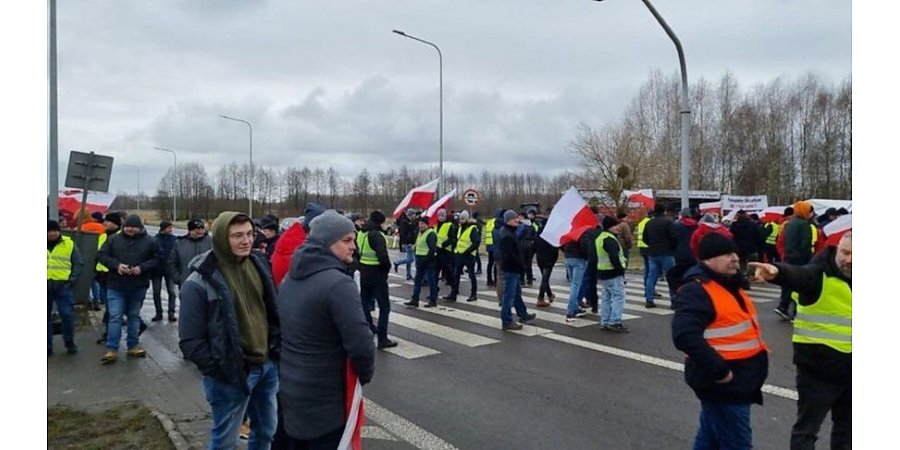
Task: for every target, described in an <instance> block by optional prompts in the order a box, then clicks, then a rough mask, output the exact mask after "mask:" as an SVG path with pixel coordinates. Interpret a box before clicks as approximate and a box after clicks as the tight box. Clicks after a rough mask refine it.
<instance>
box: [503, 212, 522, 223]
mask: <svg viewBox="0 0 900 450" xmlns="http://www.w3.org/2000/svg"><path fill="white" fill-rule="evenodd" d="M516 217H519V215H518V214H516V212H515V211H513V210H511V209H507V210H506V212H505V213H503V223H507V222H509V221H510V220H513V219H514V218H516Z"/></svg>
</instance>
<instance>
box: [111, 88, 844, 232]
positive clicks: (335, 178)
mask: <svg viewBox="0 0 900 450" xmlns="http://www.w3.org/2000/svg"><path fill="white" fill-rule="evenodd" d="M680 93H681V89H680V78H679V77H678V76H677V74H672V75H670V76H668V77H666V76H663V74H662V73H661V72H659V71H654V72H652V73H651V74H650V76H649V77H648V80H647V81H646V82H644V84H643V85H642V86H641V88H640V89H639V91H638V94H637V95H636V96H635V97H634V98H633V99H632V100H631V102H630V103H629V105H628V107H627V108H626V109H625V111H624V112H623V114H622V118H621V119H619V120H618V121H616V122H611V123H605V124H600V125H598V126H590V125H588V124H584V123H582V124H580V125H579V126H578V127H577V129H576V131H575V134H574V136H573V138H572V140H571V141H570V142H569V144H568V147H567V148H562V149H560V150H559V151H568V152H571V153H572V154H574V155H575V156H576V157H577V158H578V160H579V162H580V167H579V169H577V170H570V171H564V172H562V173H557V174H550V173H552V172H554V171H552V170H548V171H547V172H548V173H542V172H510V173H491V172H487V171H483V172H481V173H480V174H475V173H466V174H456V173H452V172H445V174H444V190H445V192H447V191H449V190H450V189H453V188H456V189H457V192H458V194H459V195H460V196H461V195H462V192H463V191H464V190H466V189H469V188H474V189H477V190H478V191H479V192H480V193H481V199H482V201H481V203H480V204H479V205H478V206H477V207H476V208H474V209H476V210H479V211H480V212H481V213H482V214H491V213H492V212H493V210H494V209H495V208H498V207H505V208H509V207H517V206H518V205H520V204H522V203H525V202H540V203H541V205H542V207H544V208H546V207H547V206H552V205H553V203H555V202H556V201H557V200H558V198H559V196H560V195H561V194H562V193H563V192H564V191H565V190H566V189H568V188H569V186H573V185H574V186H576V187H579V188H583V189H588V190H593V191H601V192H606V193H607V194H608V195H605V196H603V198H607V199H610V201H611V202H612V203H613V204H611V205H609V206H614V207H618V208H620V209H621V208H622V207H623V205H622V204H621V201H619V199H620V194H621V192H622V191H623V190H626V189H640V188H653V189H678V188H679V187H680V184H681V183H680V167H681V166H680V154H681V149H680V140H681V122H680V120H681V119H680V113H679V111H680V108H681V105H680ZM689 95H690V102H691V109H692V112H693V114H692V128H691V175H692V177H691V180H690V188H691V189H694V190H711V191H718V192H721V193H723V194H732V195H756V194H766V195H768V196H769V202H770V204H787V203H791V202H793V201H794V200H797V199H800V198H816V197H820V198H851V195H852V170H851V169H852V121H851V114H852V101H851V97H852V87H851V82H850V80H849V79H846V80H843V81H841V82H840V83H838V85H836V86H833V85H830V84H828V83H826V82H824V81H822V80H821V79H819V78H818V77H817V76H815V75H813V74H807V75H805V76H803V77H801V78H799V79H797V80H794V81H789V80H786V79H784V78H780V77H779V78H776V79H775V80H772V81H769V82H768V83H764V84H759V85H756V86H754V87H752V88H751V89H749V90H747V89H742V88H741V87H740V86H739V84H738V82H737V81H736V79H735V78H734V76H733V75H732V74H730V73H726V74H725V75H723V76H722V78H721V79H720V80H719V81H718V82H716V83H712V82H709V81H707V80H705V79H700V80H698V81H697V82H695V83H694V84H692V85H691V86H690V89H689ZM253 171H254V173H253V174H252V176H250V173H249V172H250V167H249V165H248V164H237V163H231V164H228V165H225V166H222V167H221V168H220V169H219V170H218V172H216V174H215V176H214V177H213V178H211V177H210V175H209V174H207V172H206V169H205V168H204V166H203V165H201V164H199V163H196V162H190V163H187V164H182V165H180V166H179V170H178V174H177V175H178V177H177V180H176V177H175V173H174V171H173V170H172V169H169V171H168V172H167V173H166V174H165V176H164V177H163V178H162V180H161V181H160V183H159V186H158V187H157V190H156V195H155V196H154V197H152V198H145V199H142V201H141V203H142V204H145V205H149V207H150V208H152V209H156V210H158V211H159V213H160V215H161V217H171V205H172V196H173V195H174V196H177V201H178V205H179V208H178V212H179V217H178V218H177V219H179V220H182V219H187V218H190V217H204V218H209V217H214V216H215V215H216V214H217V213H218V212H219V211H223V210H239V211H243V210H246V209H247V204H248V198H249V196H250V188H251V184H250V183H248V180H250V181H251V183H252V188H253V197H254V213H256V214H257V215H263V214H268V213H272V214H275V215H277V216H279V217H288V216H297V215H301V214H302V211H303V208H304V206H305V205H306V204H307V203H308V202H311V201H316V202H319V203H321V204H323V205H325V206H326V207H329V208H340V209H343V210H344V211H347V212H349V211H359V212H362V213H368V212H369V211H372V210H374V209H380V210H382V211H385V212H387V213H390V212H392V211H393V209H394V208H395V207H396V205H397V204H398V203H399V202H400V200H401V199H402V198H403V197H404V196H405V195H406V193H407V192H408V191H409V190H410V189H412V188H414V187H416V186H419V185H422V184H424V183H426V182H428V181H430V180H432V179H434V178H436V177H437V169H436V168H433V167H426V168H409V167H406V166H402V167H400V168H399V169H394V170H391V171H388V172H379V173H372V172H369V170H368V169H365V168H364V169H363V170H361V171H360V172H359V173H358V174H356V175H355V176H353V177H352V178H351V177H347V176H343V175H342V174H339V173H338V172H337V171H336V170H335V169H334V168H332V167H328V168H321V167H312V168H310V167H300V168H297V167H282V168H273V167H258V166H257V167H254V170H253ZM135 200H136V199H135V198H133V197H131V196H127V195H119V197H118V198H117V200H116V202H115V204H114V205H113V206H114V207H115V208H123V209H124V208H128V207H129V205H134V204H135ZM595 201H596V199H595ZM601 201H602V200H601ZM453 207H455V208H459V209H461V208H467V209H473V208H470V207H466V206H465V205H464V204H463V203H462V200H461V199H457V200H456V201H455V202H454V203H453Z"/></svg>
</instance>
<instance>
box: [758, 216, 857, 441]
mask: <svg viewBox="0 0 900 450" xmlns="http://www.w3.org/2000/svg"><path fill="white" fill-rule="evenodd" d="M851 240H852V236H851V233H849V232H848V233H847V234H845V235H844V236H842V237H841V240H840V241H839V242H838V246H837V247H827V248H826V249H825V250H824V251H823V252H822V253H821V254H820V255H817V256H816V257H815V258H813V260H812V261H811V262H810V263H809V264H807V265H805V266H793V265H790V264H782V263H775V264H774V265H773V264H759V263H751V264H750V266H751V268H752V269H755V270H756V277H757V279H760V280H764V281H768V282H770V283H774V284H777V285H780V286H783V287H786V288H789V289H790V290H792V291H796V292H797V294H798V297H797V302H798V304H799V306H798V307H797V317H796V318H795V320H794V336H793V339H792V340H793V342H794V364H795V365H796V366H797V394H798V396H799V399H798V401H797V422H795V423H794V427H793V430H792V431H791V448H792V449H812V448H815V445H816V440H817V435H818V433H819V429H820V428H821V426H822V422H823V421H824V420H825V416H826V415H827V414H828V413H829V412H831V420H832V425H831V448H834V449H849V448H851V443H852V440H853V439H852V427H853V422H852V406H853V377H852V375H853V326H852V320H853V299H852V296H853V294H852V288H851V280H852V258H853V248H852V241H851Z"/></svg>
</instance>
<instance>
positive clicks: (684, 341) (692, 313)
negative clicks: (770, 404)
mask: <svg viewBox="0 0 900 450" xmlns="http://www.w3.org/2000/svg"><path fill="white" fill-rule="evenodd" d="M737 251H738V249H737V246H735V244H734V242H732V241H731V240H730V239H728V238H726V237H724V236H722V235H720V234H717V233H710V234H708V235H707V236H704V237H703V239H701V240H700V243H699V256H700V258H699V259H700V264H697V265H696V266H694V268H692V269H691V270H689V271H688V273H687V274H685V278H687V279H689V280H691V281H689V282H688V283H687V284H685V285H684V286H682V287H681V289H680V290H679V292H678V303H677V304H676V305H675V314H674V316H673V317H672V339H673V341H674V344H675V348H677V349H678V350H680V351H682V352H684V354H685V356H686V357H685V364H684V379H685V381H686V382H687V384H688V386H690V387H691V389H693V390H694V393H695V394H696V395H697V398H699V399H700V405H701V406H700V429H699V430H698V431H697V436H696V438H695V441H694V448H726V447H727V448H734V449H750V448H752V437H751V436H752V432H751V429H750V406H751V404H753V403H759V404H762V386H763V384H764V383H765V381H766V377H767V376H768V373H769V357H768V347H767V346H766V344H765V342H763V340H762V333H761V331H760V327H759V322H757V319H756V308H755V306H754V304H753V302H752V301H751V300H750V297H749V296H748V295H747V293H746V292H745V291H744V290H743V288H742V286H743V285H744V284H745V283H746V279H745V278H744V276H743V274H742V273H740V271H739V264H738V255H737Z"/></svg>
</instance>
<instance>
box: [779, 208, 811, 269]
mask: <svg viewBox="0 0 900 450" xmlns="http://www.w3.org/2000/svg"><path fill="white" fill-rule="evenodd" d="M810 225H811V222H810V221H808V220H806V219H801V218H800V217H797V216H794V218H793V219H791V220H790V221H789V222H788V223H787V224H785V225H784V231H782V234H783V235H784V259H785V261H787V262H789V263H791V264H801V265H802V264H806V263H808V262H809V261H810V259H812V255H813V247H812V228H810Z"/></svg>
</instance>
